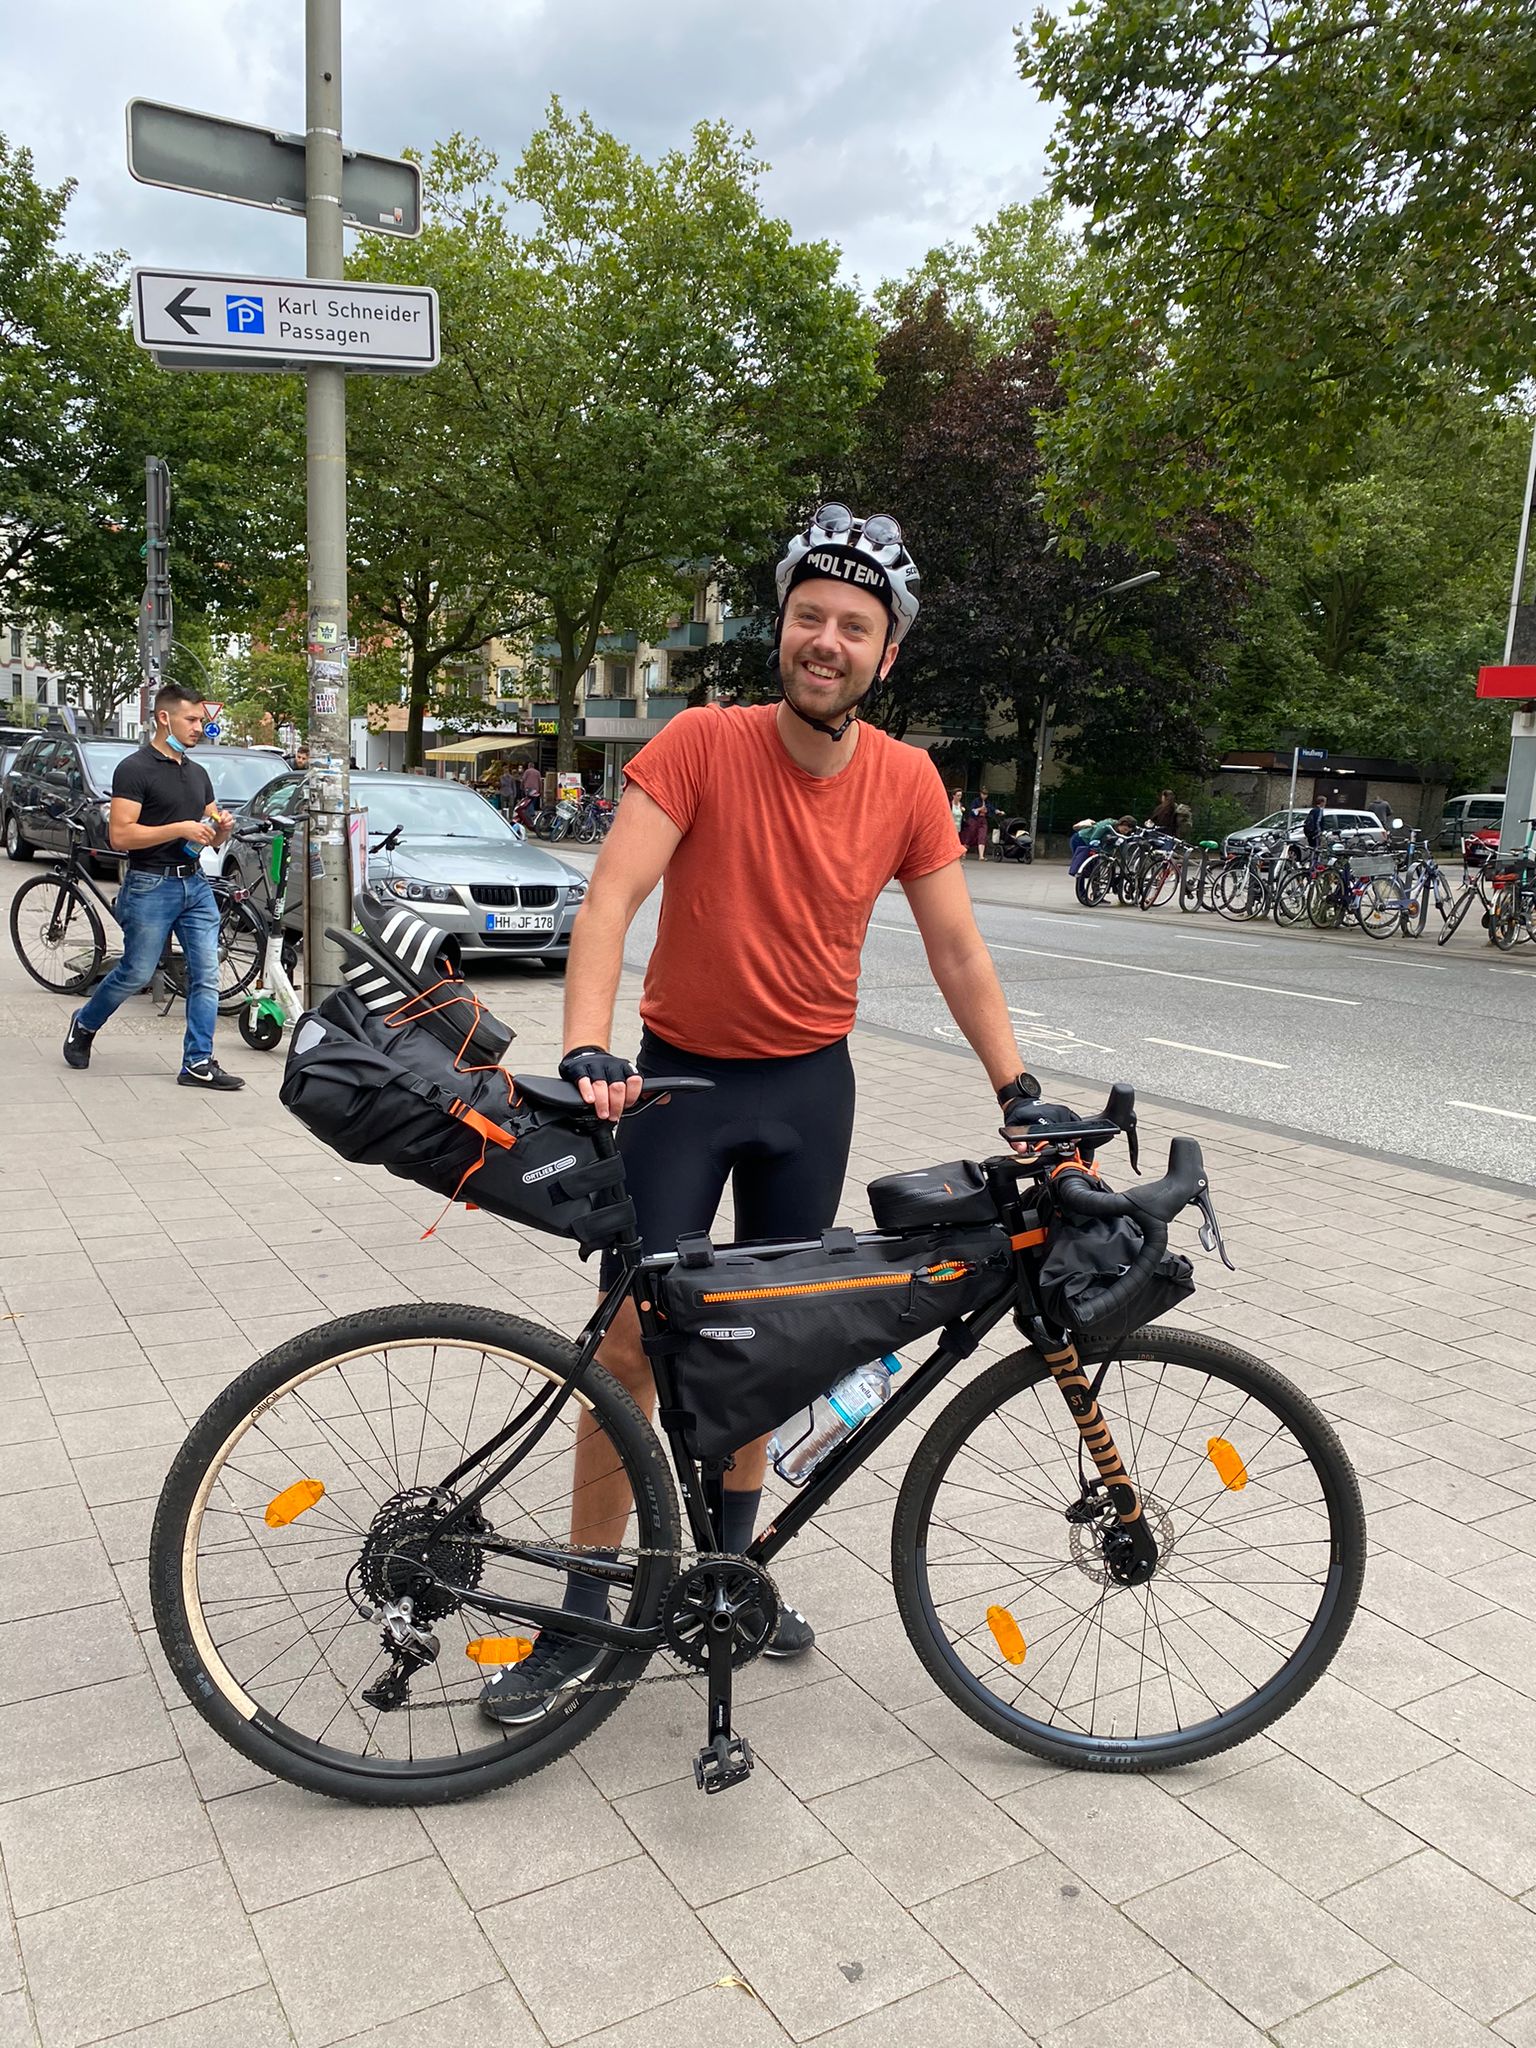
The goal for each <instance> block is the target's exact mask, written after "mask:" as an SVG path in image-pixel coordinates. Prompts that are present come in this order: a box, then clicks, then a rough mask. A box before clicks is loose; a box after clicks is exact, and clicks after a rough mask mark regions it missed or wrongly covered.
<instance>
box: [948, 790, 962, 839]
mask: <svg viewBox="0 0 1536 2048" xmlns="http://www.w3.org/2000/svg"><path fill="white" fill-rule="evenodd" d="M949 815H950V816H951V817H952V818H953V819H954V821H955V836H956V837H957V838H958V837H959V834H960V827H961V826H962V825H963V824H964V823H965V798H964V797H963V796H962V795H961V793H960V791H959V790H958V789H952V790H951V791H950V792H949Z"/></svg>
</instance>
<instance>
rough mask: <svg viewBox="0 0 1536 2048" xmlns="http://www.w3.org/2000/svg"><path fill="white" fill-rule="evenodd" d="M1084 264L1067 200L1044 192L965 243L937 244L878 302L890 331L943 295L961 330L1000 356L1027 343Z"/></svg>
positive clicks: (888, 285)
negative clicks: (1071, 226)
mask: <svg viewBox="0 0 1536 2048" xmlns="http://www.w3.org/2000/svg"><path fill="white" fill-rule="evenodd" d="M1082 264H1083V249H1082V244H1081V242H1080V241H1079V240H1078V239H1077V237H1076V236H1074V235H1073V233H1072V232H1071V230H1070V229H1069V228H1068V226H1067V224H1066V220H1065V218H1064V212H1063V208H1062V205H1061V202H1060V200H1058V199H1057V198H1056V197H1055V196H1054V195H1053V194H1051V193H1041V194H1040V195H1039V196H1038V197H1037V198H1034V199H1031V200H1028V201H1026V202H1024V203H1023V204H1021V205H1015V206H1005V207H1003V208H1002V209H1001V210H1000V211H999V212H998V214H997V216H996V218H995V219H993V220H989V221H983V222H982V223H981V224H980V225H979V226H978V227H977V228H976V229H975V230H974V231H973V232H972V233H971V235H970V236H969V237H967V239H966V240H965V241H963V242H945V243H942V244H941V245H940V246H939V247H938V248H937V249H930V250H929V251H928V254H927V255H926V256H925V257H924V258H923V260H922V262H921V263H919V264H917V265H915V266H914V268H913V269H911V270H910V271H908V273H907V275H906V276H905V277H903V278H893V279H888V280H887V281H886V282H885V283H884V284H882V285H880V286H879V287H878V288H877V290H876V292H875V295H874V298H875V306H876V309H877V311H878V312H879V314H880V316H881V319H882V321H883V323H884V325H885V327H886V329H887V331H888V332H889V331H890V330H892V329H894V328H896V327H898V326H899V325H900V324H901V322H902V321H903V320H904V319H905V318H906V317H907V315H908V314H911V313H919V312H920V311H921V308H922V307H923V305H924V304H925V303H927V302H929V301H930V300H931V299H932V297H933V295H934V294H935V293H937V294H939V296H940V298H941V299H942V301H943V304H944V306H945V307H946V309H947V312H948V315H949V318H950V320H951V321H952V322H953V324H954V328H955V331H956V332H957V333H958V332H964V333H965V334H966V335H968V336H969V337H970V338H971V339H972V342H973V345H974V346H975V347H976V348H979V349H980V350H981V351H982V352H983V353H984V354H988V355H992V354H997V353H999V352H1000V351H1002V350H1004V349H1010V348H1018V347H1020V346H1021V345H1022V344H1023V343H1024V342H1026V341H1027V340H1028V339H1029V334H1030V329H1031V328H1032V326H1033V325H1034V322H1035V320H1036V319H1037V318H1038V316H1039V315H1040V314H1041V313H1057V312H1059V311H1060V308H1061V306H1062V304H1063V302H1064V301H1065V299H1066V297H1067V295H1068V293H1069V291H1070V290H1071V289H1072V287H1073V285H1074V283H1075V282H1076V281H1077V280H1078V279H1079V276H1080V272H1081V269H1082Z"/></svg>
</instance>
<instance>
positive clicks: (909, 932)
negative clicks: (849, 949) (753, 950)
mask: <svg viewBox="0 0 1536 2048" xmlns="http://www.w3.org/2000/svg"><path fill="white" fill-rule="evenodd" d="M869 928H870V930H871V931H876V932H900V933H901V935H902V937H903V938H906V939H916V938H919V937H921V934H920V933H919V932H918V930H917V929H916V927H915V926H913V925H905V924H876V923H875V922H874V921H873V919H872V920H871V921H870V927H869ZM987 946H988V950H989V951H991V952H993V953H1029V954H1032V955H1033V956H1034V957H1035V958H1036V959H1037V960H1067V961H1070V962H1071V963H1072V964H1073V965H1074V966H1077V967H1112V968H1115V969H1116V970H1118V972H1119V973H1121V974H1155V975H1158V976H1159V977H1160V978H1161V979H1162V980H1163V981H1198V982H1202V983H1204V985H1205V986H1206V987H1207V988H1240V989H1245V990H1246V991H1247V992H1248V994H1249V995H1255V996H1288V997H1290V998H1291V999H1292V1000H1293V1001H1295V1002H1298V1003H1336V1004H1337V1005H1338V1006H1339V1007H1340V1008H1341V1009H1345V1010H1358V1009H1359V1007H1360V1003H1359V999H1358V998H1357V997H1355V996H1319V995H1313V994H1312V992H1311V991H1310V990H1309V989H1303V988H1271V987H1270V986H1269V985H1268V984H1267V983H1266V982H1262V981H1223V980H1222V979H1221V978H1220V976H1219V975H1215V974H1180V973H1179V972H1178V971H1177V970H1176V969H1174V968H1172V967H1137V966H1133V965H1132V963H1131V962H1130V961H1129V960H1101V959H1099V958H1098V957H1097V956H1096V955H1094V954H1092V953H1053V952H1051V951H1049V949H1048V948H1046V947H1045V946H1014V945H1010V944H1008V943H1007V942H1006V941H1005V940H1002V939H989V940H988V941H987Z"/></svg>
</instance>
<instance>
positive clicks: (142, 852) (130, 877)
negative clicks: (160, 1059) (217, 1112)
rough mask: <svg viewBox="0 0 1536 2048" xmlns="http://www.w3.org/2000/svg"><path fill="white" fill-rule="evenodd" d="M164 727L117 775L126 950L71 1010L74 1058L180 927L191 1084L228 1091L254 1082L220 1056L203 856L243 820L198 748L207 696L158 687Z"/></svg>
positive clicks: (115, 825)
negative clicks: (219, 794)
mask: <svg viewBox="0 0 1536 2048" xmlns="http://www.w3.org/2000/svg"><path fill="white" fill-rule="evenodd" d="M154 715H155V730H154V733H153V735H152V737H151V738H150V739H149V740H148V741H146V742H145V744H144V745H143V746H142V747H140V748H139V749H138V751H137V752H136V753H133V754H129V755H127V756H126V757H125V758H124V759H123V760H122V761H120V762H119V763H118V766H117V771H116V773H115V774H114V775H113V777H112V809H111V815H110V818H109V820H108V825H107V836H108V838H109V840H110V841H111V844H112V846H113V849H114V850H115V851H116V852H118V853H126V854H127V856H128V872H127V873H126V875H125V876H124V877H123V882H122V886H121V887H120V888H119V890H118V892H117V901H116V904H115V905H114V909H115V912H116V915H117V921H118V923H119V924H120V925H121V926H122V928H123V957H122V959H121V960H119V962H118V963H117V965H116V967H114V968H113V970H112V972H111V973H110V974H109V975H108V976H107V977H106V979H105V980H104V981H103V982H102V983H101V985H100V987H99V988H98V989H97V990H96V991H95V993H94V994H93V995H92V996H91V998H90V1000H89V1001H88V1002H87V1003H85V1004H84V1005H83V1007H82V1008H80V1009H78V1010H76V1012H75V1014H74V1015H73V1017H71V1018H70V1020H69V1030H68V1032H67V1033H66V1034H65V1038H64V1060H65V1064H66V1065H67V1066H71V1067H88V1066H89V1065H90V1064H91V1047H92V1045H93V1044H94V1042H95V1038H96V1033H97V1032H98V1031H99V1030H100V1029H101V1027H102V1025H103V1024H105V1023H106V1021H107V1019H108V1018H109V1017H110V1016H112V1015H113V1014H114V1012H115V1011H117V1010H118V1009H119V1008H120V1007H121V1005H122V1004H123V1003H125V1002H126V1001H127V1000H128V998H129V996H131V995H136V994H137V993H138V991H139V990H140V989H141V988H145V987H147V986H148V984H149V982H150V980H151V978H152V977H153V975H154V972H155V968H156V965H157V964H158V962H159V959H160V956H161V954H162V953H163V952H164V951H165V945H166V940H167V939H168V938H169V937H170V936H171V934H172V933H173V932H174V933H175V935H176V939H177V942H178V943H179V945H180V947H181V950H182V953H183V955H184V956H185V959H186V963H187V1028H186V1035H185V1037H184V1039H183V1041H182V1053H181V1071H180V1073H178V1075H177V1076H176V1079H177V1082H178V1083H179V1085H180V1086H181V1087H183V1088H207V1089H212V1090H214V1091H215V1092H220V1093H224V1092H229V1091H232V1090H234V1089H237V1088H243V1087H244V1086H245V1083H244V1082H243V1081H242V1080H241V1079H240V1078H239V1077H238V1075H235V1074H227V1073H225V1071H224V1069H223V1068H222V1067H221V1066H220V1065H219V1063H218V1061H217V1060H216V1059H215V1058H214V1056H213V1032H214V1026H215V1024H216V1023H217V1021H218V1015H219V911H218V905H217V904H216V903H215V901H214V896H213V891H212V889H211V888H210V887H209V886H208V878H207V876H206V875H205V874H204V873H203V872H202V869H201V868H200V867H199V865H198V856H199V854H200V853H201V851H202V849H203V848H204V847H205V846H223V845H224V844H225V843H226V842H227V840H228V838H229V835H230V833H231V832H232V831H233V830H234V820H233V818H231V817H229V816H228V815H227V814H226V813H224V812H222V811H220V810H219V808H218V806H217V805H216V804H215V802H214V800H213V784H212V783H211V782H210V781H209V779H208V771H207V770H206V769H205V768H203V767H202V766H200V764H199V763H198V762H196V761H194V760H192V759H191V758H190V755H191V749H192V748H193V747H195V746H196V745H197V743H198V741H199V740H200V739H201V738H202V736H203V724H204V718H205V712H204V708H203V700H202V699H201V697H199V696H197V695H196V694H195V693H194V692H193V691H191V690H188V689H184V688H183V687H182V685H181V684H180V683H164V684H162V685H161V687H160V689H159V690H158V691H157V692H156V694H155V714H154Z"/></svg>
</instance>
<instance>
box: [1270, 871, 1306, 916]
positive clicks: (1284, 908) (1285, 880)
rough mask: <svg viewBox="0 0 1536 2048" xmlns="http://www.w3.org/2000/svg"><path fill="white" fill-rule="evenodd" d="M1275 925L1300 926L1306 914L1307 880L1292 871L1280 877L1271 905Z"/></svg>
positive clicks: (1302, 875)
mask: <svg viewBox="0 0 1536 2048" xmlns="http://www.w3.org/2000/svg"><path fill="white" fill-rule="evenodd" d="M1271 909H1272V910H1273V912H1274V918H1275V923H1276V924H1284V925H1296V924H1300V923H1301V922H1302V920H1303V918H1305V916H1306V914H1307V878H1306V876H1305V875H1304V874H1301V873H1300V872H1299V871H1297V870H1295V869H1293V870H1292V872H1291V873H1290V874H1288V875H1282V876H1281V877H1280V881H1279V885H1278V886H1277V888H1276V890H1275V900H1274V903H1273V904H1272V905H1271Z"/></svg>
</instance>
